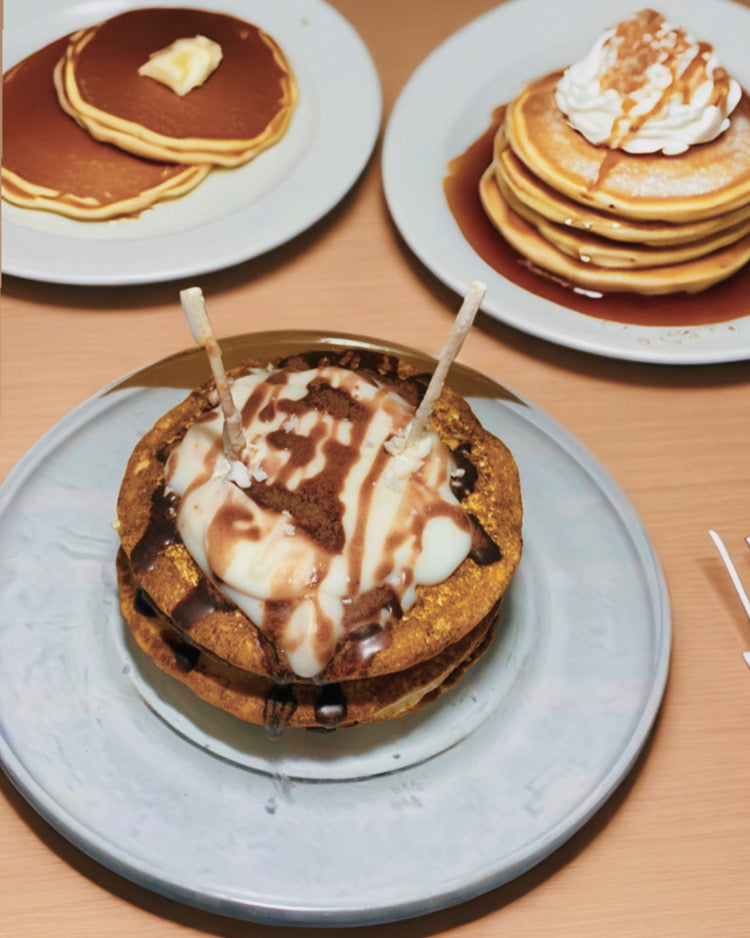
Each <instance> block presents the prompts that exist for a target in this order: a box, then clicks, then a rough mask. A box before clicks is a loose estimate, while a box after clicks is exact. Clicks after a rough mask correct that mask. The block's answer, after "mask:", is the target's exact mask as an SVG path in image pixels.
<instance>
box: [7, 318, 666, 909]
mask: <svg viewBox="0 0 750 938" xmlns="http://www.w3.org/2000/svg"><path fill="white" fill-rule="evenodd" d="M329 341H336V342H337V344H355V345H362V344H368V341H369V340H364V339H359V338H354V337H342V336H337V337H331V338H327V337H325V336H321V335H319V334H312V333H309V334H306V333H275V334H271V333H267V334H262V335H254V336H245V337H240V338H238V339H235V340H231V341H228V342H226V343H224V347H225V357H226V358H227V360H228V362H231V361H234V360H236V359H239V358H241V357H243V355H246V354H249V353H250V351H251V350H252V351H253V352H255V353H261V354H262V353H263V352H265V351H270V350H273V351H275V352H277V353H283V352H288V351H291V350H292V349H294V348H296V347H310V346H311V345H313V344H326V343H327V342H329ZM396 351H398V352H403V353H405V354H406V355H407V357H409V358H411V359H412V360H416V361H422V362H423V363H424V364H425V367H427V368H431V367H432V365H433V363H432V362H431V360H428V359H426V358H424V357H423V356H421V355H420V354H419V353H418V352H413V351H409V350H403V349H396ZM204 375H205V364H204V361H203V353H202V352H198V351H190V352H185V353H183V354H181V355H178V356H175V357H173V358H171V359H167V360H166V361H164V362H160V363H158V364H156V365H153V366H150V367H148V368H146V369H144V370H143V371H142V372H140V373H139V374H137V375H134V376H131V377H130V378H128V379H125V380H123V381H122V382H119V383H118V384H117V385H115V386H113V387H111V388H108V389H106V390H104V391H102V392H101V393H100V394H98V395H96V396H95V397H93V398H91V399H90V400H88V401H87V402H85V403H84V404H83V405H81V406H80V407H79V408H77V409H76V410H75V411H73V412H72V413H71V414H70V415H68V416H67V417H66V418H65V419H64V420H62V421H61V422H60V423H59V424H58V425H57V426H56V427H55V428H54V429H53V430H52V431H50V432H49V433H48V434H47V435H46V436H45V437H44V438H43V439H42V440H41V441H40V442H39V443H38V444H37V445H36V446H35V447H34V448H33V449H32V450H31V451H30V452H29V453H28V454H27V455H26V456H25V457H24V458H23V459H22V460H21V462H20V463H19V465H18V466H17V467H16V468H15V470H14V471H13V472H12V473H11V474H10V476H9V477H8V479H7V481H6V482H5V484H4V485H3V487H2V488H1V489H0V571H1V573H0V608H2V610H3V615H2V619H1V620H0V647H1V648H2V657H1V658H0V758H1V759H2V763H3V765H4V767H5V770H6V772H7V773H8V775H9V776H10V778H11V779H12V780H13V782H14V783H15V785H16V786H17V787H18V789H19V790H20V791H21V793H22V794H23V795H24V796H25V797H26V798H27V799H28V800H29V802H30V803H31V804H32V805H33V806H34V808H35V809H36V810H37V811H38V812H39V813H40V814H41V815H42V816H43V817H44V818H45V819H46V820H47V821H49V823H50V824H52V825H53V826H54V827H55V828H56V829H57V830H58V831H60V832H61V833H62V834H63V835H64V836H65V837H67V838H68V839H69V840H70V841H72V842H73V843H74V844H76V845H77V846H78V847H80V848H81V849H82V850H84V851H85V852H86V853H88V854H90V855H91V856H93V857H95V858H96V859H97V860H99V861H100V862H101V863H102V864H104V865H105V866H107V867H110V868H111V869H113V870H115V871H116V872H117V873H119V874H121V875H122V876H125V877H127V878H130V879H132V880H133V881H135V882H137V883H139V884H142V885H143V886H146V887H148V888H150V889H152V890H155V891H156V892H159V893H163V894H164V895H167V896H170V897H172V898H175V899H177V900H180V901H183V902H185V903H189V904H193V905H196V906H199V907H202V908H205V909H210V910H213V911H217V912H220V913H224V914H227V915H232V916H236V917H240V918H245V919H251V920H256V921H265V922H275V923H296V924H306V925H329V926H330V925H343V924H364V923H372V922H383V921H388V920H393V919H397V918H402V917H407V916H413V915H418V914H420V913H424V912H428V911H431V910H435V909H438V908H441V907H444V906H447V905H450V904H452V903H456V902H459V901H461V900H465V899H468V898H470V897H472V896H475V895H477V894H479V893H482V892H484V891H487V890H490V889H492V888H493V887H495V886H498V885H500V884H502V883H504V882H507V881H508V880H510V879H512V878H514V877H516V876H517V875H519V874H520V873H522V872H524V871H526V870H527V869H529V868H530V867H531V866H533V865H534V864H535V863H537V862H538V861H540V860H541V859H543V858H544V857H545V856H547V855H548V854H550V853H551V852H552V851H553V850H555V849H556V848H557V847H559V846H560V845H561V844H562V843H563V842H564V841H565V840H566V839H567V838H569V837H570V836H571V835H572V834H573V833H574V832H575V831H576V830H577V829H578V828H579V827H581V825H583V824H584V823H585V822H586V821H587V820H588V819H589V818H590V817H591V816H592V815H593V814H594V813H595V812H596V811H597V809H598V808H599V807H600V806H601V805H602V804H603V803H604V801H605V800H606V799H607V798H608V797H609V796H610V795H611V794H612V792H613V791H614V789H615V788H616V787H617V785H618V784H619V783H620V782H621V781H622V779H623V778H624V777H625V775H626V774H627V773H628V771H629V770H630V768H631V767H632V765H633V762H634V760H635V759H636V757H637V755H638V753H639V751H640V750H641V748H642V746H643V745H644V742H645V740H646V738H647V735H648V733H649V730H650V728H651V725H652V723H653V720H654V718H655V716H656V713H657V710H658V707H659V704H660V701H661V697H662V693H663V690H664V685H665V681H666V675H667V668H668V661H669V649H670V631H671V630H670V619H669V606H668V599H667V594H666V589H665V586H664V582H663V578H662V575H661V571H660V568H659V564H658V561H657V559H656V557H655V555H654V552H653V550H652V548H651V546H650V544H649V542H648V539H647V537H646V535H645V533H644V531H643V529H642V527H641V524H640V522H639V520H638V518H637V517H636V515H635V513H634V512H633V509H632V508H631V507H630V505H629V504H628V502H627V500H626V499H625V498H624V496H623V494H622V493H621V492H620V491H619V490H618V489H617V488H616V486H615V485H614V484H613V482H612V480H611V479H610V478H609V476H608V475H607V474H606V473H605V472H604V471H603V470H602V468H601V467H600V466H599V465H598V464H597V463H596V461H595V460H594V459H593V458H592V456H591V455H590V454H589V453H588V452H587V451H586V450H584V449H583V448H582V447H581V446H580V444H578V443H577V442H576V441H575V440H574V439H572V438H571V437H570V435H569V434H568V433H566V431H565V430H563V429H562V428H561V427H560V426H558V425H557V424H556V423H554V422H553V421H552V420H551V419H550V418H549V417H547V416H545V415H544V414H543V413H541V412H540V411H539V410H538V409H537V408H536V407H534V406H533V404H531V403H530V402H529V401H526V400H524V399H522V398H520V397H519V396H517V395H515V394H513V393H510V392H509V391H507V390H505V389H503V388H501V387H499V386H498V385H496V384H494V383H493V382H491V381H489V380H487V379H486V378H483V377H482V376H480V375H478V374H477V373H475V372H473V371H470V370H469V369H466V368H463V367H454V369H453V371H452V377H451V381H452V383H454V384H455V385H456V386H457V387H458V388H459V389H460V390H461V391H462V392H463V393H464V394H466V395H468V396H469V397H470V399H471V402H472V404H473V406H474V408H475V410H476V412H477V413H478V415H479V417H480V418H481V420H482V421H483V422H484V423H485V425H486V426H487V427H488V428H489V429H490V430H492V431H493V432H495V433H497V434H498V435H499V436H501V437H502V438H503V439H504V440H505V441H506V442H507V443H508V445H509V446H510V447H511V449H512V451H513V452H514V454H515V456H516V459H517V461H518V464H519V467H520V471H521V479H522V486H523V494H524V501H525V512H526V514H525V531H524V538H525V553H524V557H523V560H522V562H521V566H520V569H519V571H518V574H517V576H516V578H515V580H514V582H513V585H512V588H511V590H510V591H509V594H508V595H507V597H506V602H505V603H504V606H503V612H502V620H501V625H500V628H499V631H498V634H497V637H496V640H495V642H494V644H493V646H492V648H491V649H490V651H489V652H488V653H487V654H486V656H485V657H484V658H483V659H482V660H481V661H480V663H479V664H478V665H477V666H476V667H475V668H474V669H473V670H472V671H471V672H470V673H469V674H468V675H467V677H466V678H465V679H464V680H463V682H461V683H460V684H459V685H458V687H456V688H455V689H454V690H453V691H451V692H449V693H448V694H446V695H445V696H444V697H443V698H441V700H440V701H439V702H438V703H437V704H436V705H435V706H434V707H432V708H427V709H426V710H424V711H422V712H421V713H420V714H417V715H415V716H413V717H407V718H405V719H403V720H401V721H396V722H394V723H393V724H392V725H385V726H381V727H371V728H354V729H352V730H348V731H341V732H338V733H333V734H327V735H318V734H311V733H306V732H304V731H302V732H299V733H295V732H288V733H287V734H285V735H284V736H283V737H282V738H281V739H280V740H279V741H277V742H275V743H272V742H271V741H269V740H268V739H267V737H266V736H265V734H264V732H263V731H262V730H260V729H259V728H256V727H250V726H246V725H244V724H241V723H240V722H239V721H236V720H234V719H233V718H230V717H229V716H226V715H224V714H221V713H217V712H215V711H213V710H212V709H211V708H210V707H208V706H207V705H204V704H203V703H202V702H200V701H198V700H197V699H195V698H193V697H192V695H191V694H190V693H189V692H188V691H186V690H185V689H184V688H183V687H182V685H177V684H176V683H175V682H172V681H171V680H170V679H168V678H166V677H164V676H162V675H161V674H160V673H159V672H157V671H156V670H155V669H154V668H153V666H151V664H150V662H149V661H148V660H146V659H144V657H143V656H142V655H141V654H140V653H139V652H138V650H137V649H136V648H135V647H134V646H133V644H132V642H131V641H130V640H129V638H128V636H127V635H126V630H125V629H124V627H123V623H122V621H121V618H120V615H119V612H118V608H117V595H116V586H115V574H114V556H115V551H116V547H117V538H116V535H115V533H114V531H113V530H112V527H111V523H112V520H113V518H114V514H115V500H116V497H117V491H118V488H119V484H120V480H121V477H122V473H123V469H124V466H125V462H126V459H127V457H128V455H129V453H130V450H131V448H132V447H133V445H134V444H135V442H136V440H137V439H138V438H139V436H140V435H141V434H142V433H143V432H144V431H145V430H146V429H147V428H148V427H149V426H150V425H151V424H152V422H153V421H154V420H155V419H156V418H157V417H158V416H159V415H160V414H161V413H162V412H163V411H164V410H166V409H167V408H168V407H169V406H171V405H172V404H174V403H176V402H177V401H178V400H180V399H181V398H182V397H183V396H184V393H185V392H184V388H185V387H187V386H190V385H192V384H193V383H195V382H196V381H198V380H201V379H202V378H203V377H204Z"/></svg>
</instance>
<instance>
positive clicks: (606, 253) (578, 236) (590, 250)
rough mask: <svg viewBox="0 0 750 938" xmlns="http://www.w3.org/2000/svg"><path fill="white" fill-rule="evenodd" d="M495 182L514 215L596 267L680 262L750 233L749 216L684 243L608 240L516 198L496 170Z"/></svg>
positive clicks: (635, 266)
mask: <svg viewBox="0 0 750 938" xmlns="http://www.w3.org/2000/svg"><path fill="white" fill-rule="evenodd" d="M495 182H496V183H497V184H498V188H499V189H500V192H501V193H502V196H503V198H504V199H505V201H506V202H507V203H508V206H509V207H510V208H511V209H512V210H513V211H514V212H515V213H516V214H517V215H520V216H521V217H522V218H525V219H526V221H528V222H530V223H531V224H532V225H533V226H534V227H535V228H536V230H537V231H538V232H539V234H540V235H541V236H542V237H543V238H544V239H545V240H546V241H549V243H550V244H552V245H554V246H555V247H556V248H558V250H560V251H563V252H564V253H565V254H569V255H570V256H571V257H574V258H576V259H577V260H580V261H583V262H584V263H587V264H591V265H594V266H598V267H613V268H619V269H633V268H637V267H663V266H666V265H667V264H669V265H672V264H681V263H683V262H684V261H689V260H695V259H697V258H700V257H705V256H706V255H708V254H712V253H713V252H714V251H718V250H719V249H720V248H723V247H727V246H728V245H731V244H734V243H735V242H736V241H740V240H741V239H742V238H744V237H745V236H746V235H748V234H750V219H748V220H746V221H744V222H742V223H740V224H739V225H735V226H734V227H733V228H728V229H725V230H723V231H720V232H718V233H717V234H713V235H710V236H708V237H705V238H699V239H697V240H695V241H689V242H686V243H683V244H674V245H642V244H636V243H632V242H624V241H610V240H608V239H607V238H602V237H600V236H598V235H595V234H591V233H590V232H585V231H584V232H582V231H580V230H577V229H574V228H572V227H570V226H568V225H560V224H556V223H555V222H550V221H548V220H547V219H546V218H544V217H543V216H541V215H539V214H538V213H537V212H535V211H534V210H533V209H531V208H529V207H528V206H527V205H526V204H525V203H523V202H521V201H520V200H518V199H516V197H515V195H514V193H513V191H512V190H511V189H510V188H509V187H507V186H506V185H505V181H504V180H503V178H502V175H501V174H500V173H497V172H495Z"/></svg>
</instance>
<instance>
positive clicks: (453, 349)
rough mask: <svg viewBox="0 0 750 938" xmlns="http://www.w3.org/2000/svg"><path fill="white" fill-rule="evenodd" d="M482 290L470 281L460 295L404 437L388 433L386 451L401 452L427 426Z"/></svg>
mask: <svg viewBox="0 0 750 938" xmlns="http://www.w3.org/2000/svg"><path fill="white" fill-rule="evenodd" d="M486 293H487V287H486V286H485V285H484V284H483V283H480V282H479V281H478V280H473V281H472V282H471V284H470V286H469V292H468V293H467V294H466V296H465V297H464V301H463V303H462V304H461V308H460V309H459V311H458V313H457V314H456V318H455V320H454V322H453V328H452V329H451V334H450V336H449V337H448V342H447V343H446V346H445V348H444V349H443V351H442V352H441V354H440V358H439V360H438V363H437V365H436V367H435V370H434V371H433V373H432V377H431V378H430V383H429V384H428V385H427V390H426V391H425V395H424V397H423V398H422V402H421V403H420V405H419V408H418V409H417V414H416V416H415V418H414V420H413V421H412V422H411V425H410V426H409V430H408V433H407V435H406V438H405V439H404V438H403V437H392V438H391V439H390V440H389V441H388V443H387V444H386V448H387V449H388V452H389V453H391V454H393V455H398V454H400V453H403V451H404V450H405V449H408V448H409V447H410V446H414V445H415V444H416V443H418V442H419V439H420V437H421V436H422V435H423V433H424V430H425V427H426V426H427V421H428V420H429V419H430V414H431V413H432V409H433V407H434V406H435V401H437V399H438V398H439V397H440V392H441V391H442V390H443V385H444V384H445V379H446V377H447V375H448V369H449V368H450V366H451V365H452V364H453V360H454V359H455V357H456V356H457V355H458V353H459V352H460V351H461V346H462V345H463V344H464V340H465V338H466V336H467V335H468V333H469V329H471V326H472V323H473V322H474V317H475V316H476V314H477V311H478V310H479V307H480V306H481V305H482V300H483V299H484V297H485V295H486Z"/></svg>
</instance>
